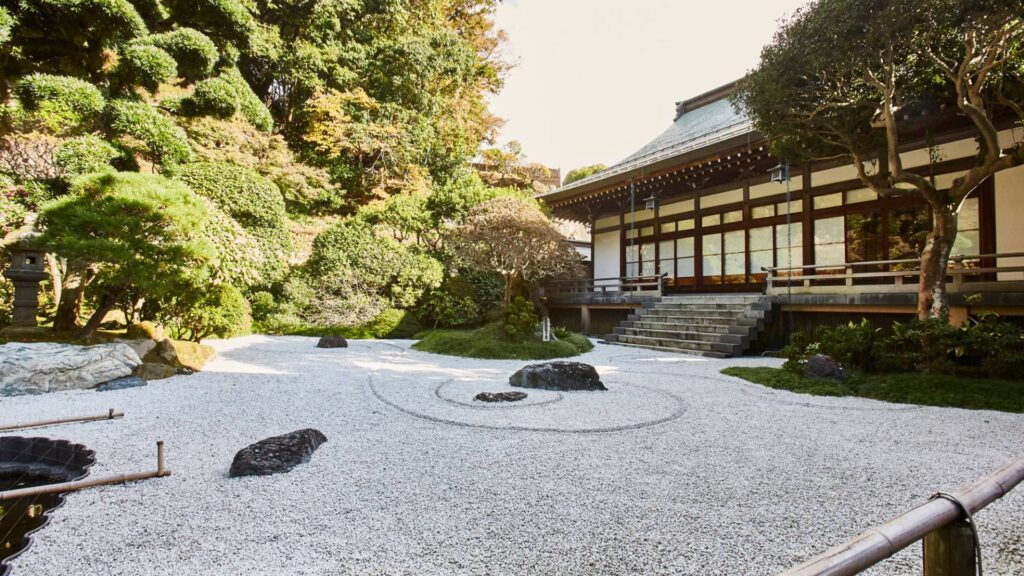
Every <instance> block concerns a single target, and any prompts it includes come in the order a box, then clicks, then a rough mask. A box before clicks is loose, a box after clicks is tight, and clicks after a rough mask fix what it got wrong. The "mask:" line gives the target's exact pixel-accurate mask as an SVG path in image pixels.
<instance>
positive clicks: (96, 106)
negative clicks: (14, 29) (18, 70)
mask: <svg viewBox="0 0 1024 576" xmlns="http://www.w3.org/2000/svg"><path fill="white" fill-rule="evenodd" d="M15 95H16V96H17V97H18V101H19V102H20V103H21V106H22V108H24V109H25V111H27V112H29V113H30V114H31V116H32V119H34V120H36V121H38V122H40V123H42V124H43V126H44V127H45V128H47V129H48V130H51V131H54V132H61V131H75V130H83V129H84V130H88V129H89V128H90V127H91V126H92V124H93V123H95V121H96V119H97V118H98V117H99V115H100V113H102V112H103V107H104V106H105V105H106V101H105V100H104V99H103V95H102V94H101V93H100V91H99V89H98V88H97V87H96V86H94V85H92V84H90V83H88V82H86V81H85V80H79V79H78V78H72V77H70V76H54V75H52V74H32V75H30V76H26V77H25V78H22V79H21V81H20V82H18V86H17V87H16V88H15Z"/></svg>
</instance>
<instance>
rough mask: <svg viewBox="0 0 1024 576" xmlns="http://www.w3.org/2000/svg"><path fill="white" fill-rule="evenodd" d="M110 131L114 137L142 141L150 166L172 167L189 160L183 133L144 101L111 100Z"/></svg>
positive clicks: (186, 142)
mask: <svg viewBox="0 0 1024 576" xmlns="http://www.w3.org/2000/svg"><path fill="white" fill-rule="evenodd" d="M110 128H111V130H113V131H114V132H115V133H116V134H120V135H127V136H131V137H132V138H135V139H136V140H140V141H142V142H143V143H144V144H145V146H146V150H144V151H143V152H144V154H145V155H146V156H147V157H148V158H149V159H150V160H152V161H153V162H154V163H157V164H162V165H164V166H173V165H175V164H183V163H185V162H188V161H189V159H191V157H192V149H191V148H190V147H189V145H188V138H187V137H186V136H185V131H184V130H182V129H181V128H179V127H178V126H177V125H175V124H174V122H173V121H171V119H170V118H168V117H167V116H164V115H163V114H161V113H160V112H159V111H158V110H156V109H155V108H153V107H151V106H149V105H148V104H146V103H144V102H133V101H130V100H114V101H112V102H111V103H110Z"/></svg>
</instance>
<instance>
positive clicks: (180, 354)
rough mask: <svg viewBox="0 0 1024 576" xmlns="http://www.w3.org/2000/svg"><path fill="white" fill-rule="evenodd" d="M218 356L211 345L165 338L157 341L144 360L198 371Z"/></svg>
mask: <svg viewBox="0 0 1024 576" xmlns="http://www.w3.org/2000/svg"><path fill="white" fill-rule="evenodd" d="M216 357H217V352H216V351H215V350H214V349H213V348H212V347H210V346H207V345H205V344H199V343H197V342H186V341H183V340H171V339H170V338H165V339H163V340H161V341H160V342H158V343H157V345H156V347H155V348H153V349H152V350H151V351H150V352H149V353H148V354H146V356H145V358H143V360H144V361H145V362H152V363H156V364H166V365H168V366H172V367H174V368H189V369H190V370H194V371H196V372H198V371H200V370H202V369H203V366H205V365H206V363H207V362H209V361H210V360H213V359H214V358H216Z"/></svg>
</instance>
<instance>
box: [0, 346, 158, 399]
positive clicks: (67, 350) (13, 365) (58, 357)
mask: <svg viewBox="0 0 1024 576" xmlns="http://www.w3.org/2000/svg"><path fill="white" fill-rule="evenodd" d="M139 364H142V360H141V359H139V355H138V354H136V353H135V350H132V348H131V347H130V346H128V345H126V344H100V345H97V346H75V345H73V344H53V343H49V342H32V343H12V344H5V345H3V346H0V396H17V395H21V394H43V393H46V392H59V391H61V390H76V389H86V388H95V387H96V386H98V385H100V384H103V383H104V382H110V381H111V380H115V379H117V378H122V377H124V376H129V375H131V373H132V370H134V369H135V367H136V366H138V365H139Z"/></svg>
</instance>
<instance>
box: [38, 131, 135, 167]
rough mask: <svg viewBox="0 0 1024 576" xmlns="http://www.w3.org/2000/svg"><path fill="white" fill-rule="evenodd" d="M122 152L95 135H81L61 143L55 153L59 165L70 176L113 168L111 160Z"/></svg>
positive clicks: (55, 159)
mask: <svg viewBox="0 0 1024 576" xmlns="http://www.w3.org/2000/svg"><path fill="white" fill-rule="evenodd" d="M118 156H120V152H118V151H117V149H116V148H114V147H113V146H111V145H110V143H109V142H107V141H106V140H104V139H102V138H100V137H99V136H95V135H92V134H90V135H88V136H79V137H78V138H72V139H70V140H66V141H64V142H62V143H61V145H60V146H59V147H58V148H57V151H56V152H55V153H54V161H55V162H56V164H57V166H58V167H59V168H60V169H61V170H63V171H64V173H65V174H67V175H68V176H69V177H74V176H79V175H82V174H89V173H90V172H103V171H105V170H112V169H113V167H112V166H111V165H110V162H111V161H112V160H113V159H114V158H117V157H118Z"/></svg>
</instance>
